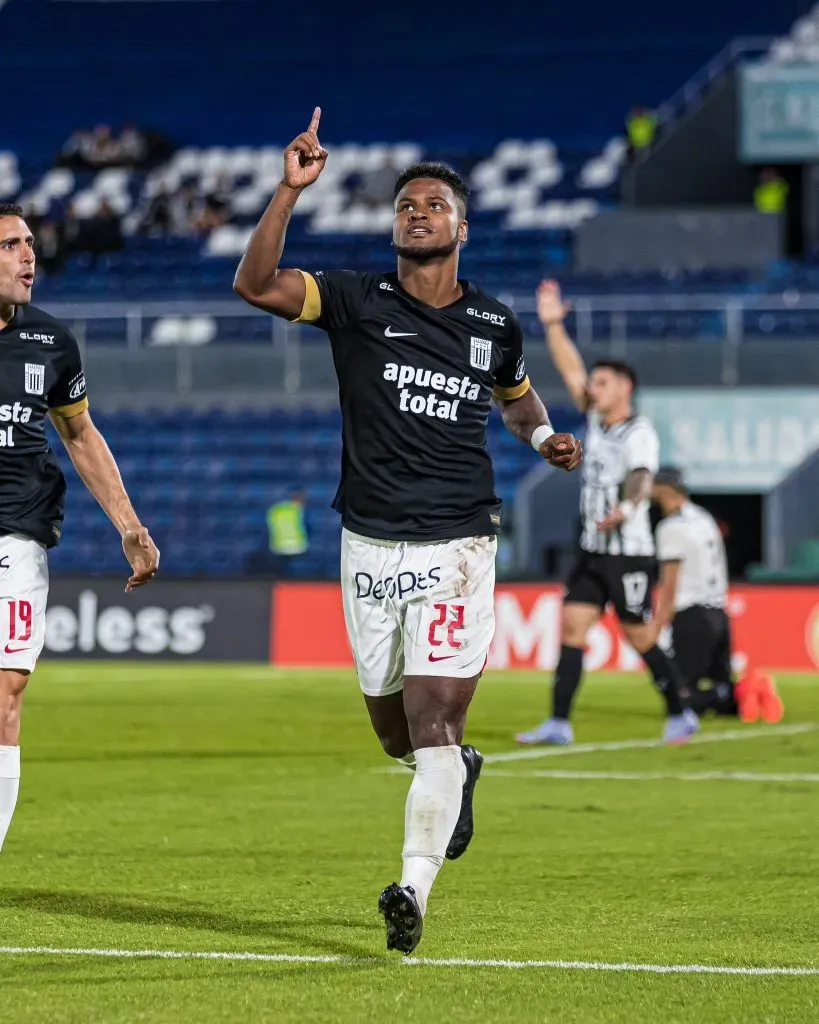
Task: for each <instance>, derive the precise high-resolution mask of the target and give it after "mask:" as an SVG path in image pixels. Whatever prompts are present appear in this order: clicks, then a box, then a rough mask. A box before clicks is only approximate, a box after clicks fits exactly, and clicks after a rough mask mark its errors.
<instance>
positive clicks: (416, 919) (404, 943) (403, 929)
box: [378, 882, 424, 956]
mask: <svg viewBox="0 0 819 1024" xmlns="http://www.w3.org/2000/svg"><path fill="white" fill-rule="evenodd" d="M378 909H379V910H380V911H381V913H382V914H383V915H384V920H385V921H386V922H387V949H397V950H398V951H399V953H403V954H404V955H405V956H406V955H407V954H408V953H411V952H412V951H413V950H414V949H415V947H416V946H417V945H418V943H419V942H420V941H421V932H422V931H423V930H424V919H423V917H422V916H421V908H420V907H419V906H418V900H417V899H416V896H415V890H414V889H413V888H412V886H411V885H405V886H404V887H403V888H402V887H401V886H400V885H398V884H397V883H396V882H393V883H392V885H388V886H387V888H386V889H385V890H384V891H383V892H382V893H381V895H380V896H379V897H378Z"/></svg>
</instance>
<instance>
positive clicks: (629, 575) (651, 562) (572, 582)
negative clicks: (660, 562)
mask: <svg viewBox="0 0 819 1024" xmlns="http://www.w3.org/2000/svg"><path fill="white" fill-rule="evenodd" d="M656 581H657V561H656V559H654V558H653V557H651V556H644V555H593V554H592V553H591V552H589V551H582V552H581V553H580V558H579V559H578V560H577V562H576V563H575V565H574V567H573V568H572V571H571V572H570V573H569V578H568V579H567V580H566V596H565V597H564V598H563V600H564V602H565V603H566V604H593V605H595V606H596V607H598V608H599V609H600V610H601V611H602V610H603V609H604V608H605V607H606V605H607V604H611V605H613V607H614V610H615V612H616V613H617V618H618V619H619V620H620V621H621V622H628V623H633V624H642V623H645V622H651V588H652V587H653V586H654V584H655V583H656Z"/></svg>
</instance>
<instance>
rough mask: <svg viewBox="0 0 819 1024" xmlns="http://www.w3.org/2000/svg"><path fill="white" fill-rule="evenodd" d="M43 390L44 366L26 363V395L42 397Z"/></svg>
mask: <svg viewBox="0 0 819 1024" xmlns="http://www.w3.org/2000/svg"><path fill="white" fill-rule="evenodd" d="M44 390H45V366H43V364H42V363H26V394H27V395H42V394H43V391H44Z"/></svg>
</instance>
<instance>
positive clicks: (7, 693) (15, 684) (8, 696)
mask: <svg viewBox="0 0 819 1024" xmlns="http://www.w3.org/2000/svg"><path fill="white" fill-rule="evenodd" d="M28 679H29V673H28V672H20V671H18V670H17V669H0V700H2V703H3V704H7V703H8V702H9V701H16V700H18V699H19V698H20V697H21V696H22V695H23V690H25V688H26V684H27V683H28Z"/></svg>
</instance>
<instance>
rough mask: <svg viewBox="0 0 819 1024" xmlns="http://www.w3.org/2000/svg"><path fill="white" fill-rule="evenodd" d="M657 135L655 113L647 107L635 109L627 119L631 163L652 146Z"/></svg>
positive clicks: (628, 151) (628, 149) (627, 137)
mask: <svg viewBox="0 0 819 1024" xmlns="http://www.w3.org/2000/svg"><path fill="white" fill-rule="evenodd" d="M656 133H657V115H656V114H655V112H654V111H653V110H649V109H648V108H647V107H634V109H633V110H632V111H630V113H629V115H628V117H627V118H626V139H627V142H628V148H627V153H628V158H629V160H630V161H631V160H634V159H635V157H637V156H638V155H639V154H640V153H641V152H643V151H644V150H647V149H648V148H649V147H650V146H651V144H652V142H653V141H654V136H655V135H656Z"/></svg>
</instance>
